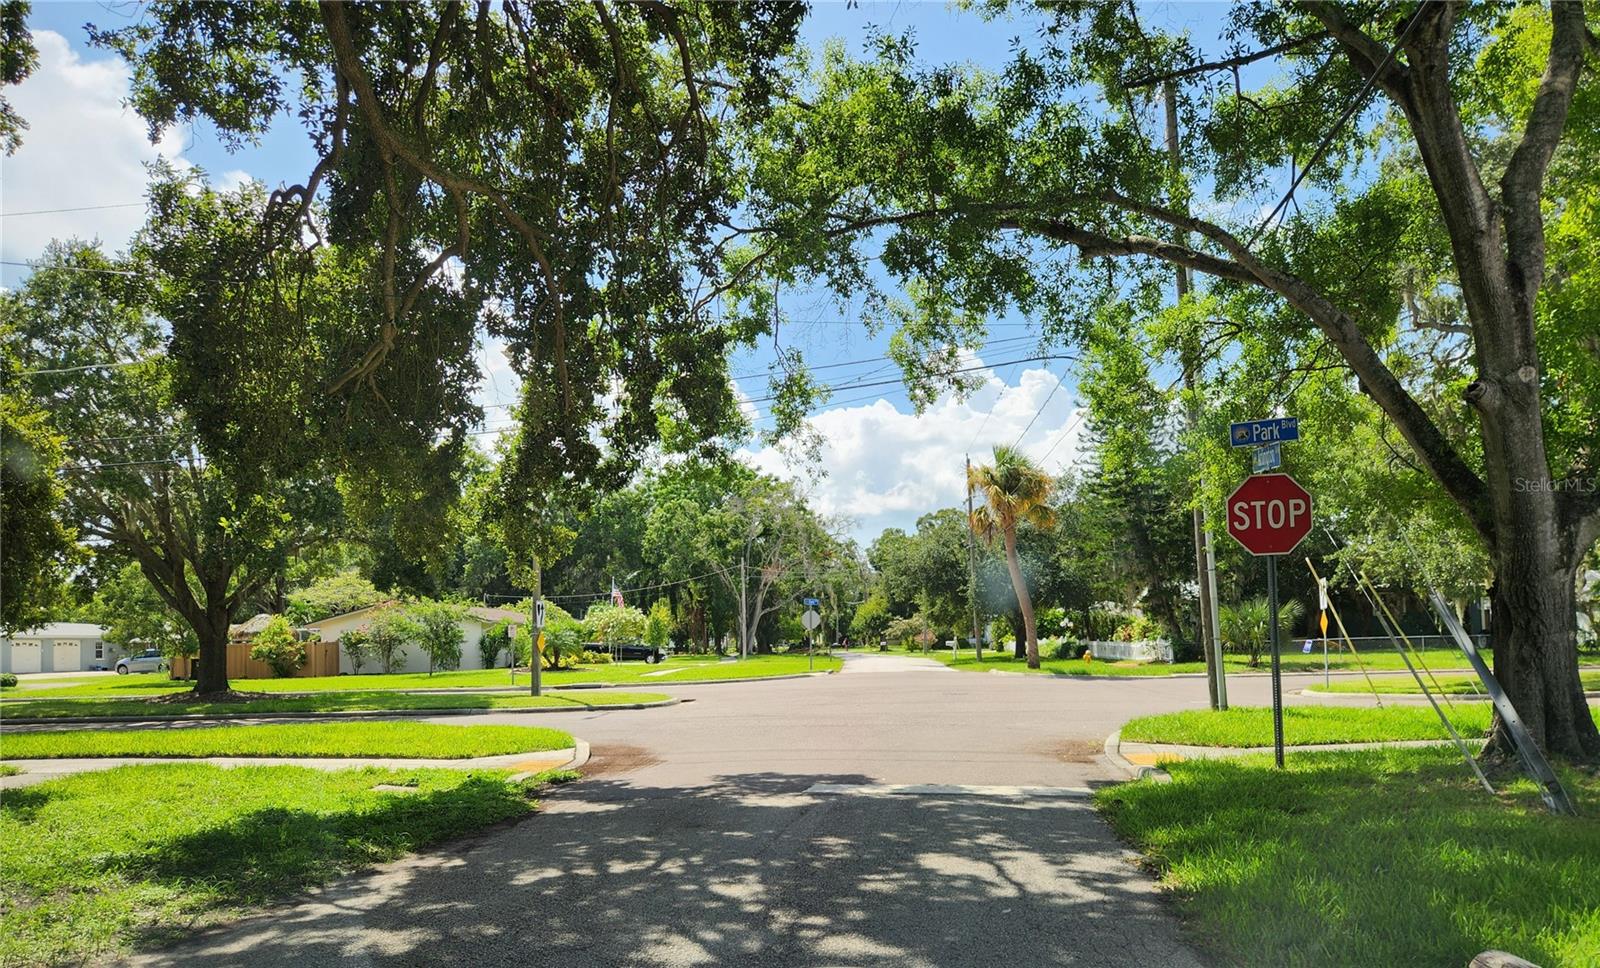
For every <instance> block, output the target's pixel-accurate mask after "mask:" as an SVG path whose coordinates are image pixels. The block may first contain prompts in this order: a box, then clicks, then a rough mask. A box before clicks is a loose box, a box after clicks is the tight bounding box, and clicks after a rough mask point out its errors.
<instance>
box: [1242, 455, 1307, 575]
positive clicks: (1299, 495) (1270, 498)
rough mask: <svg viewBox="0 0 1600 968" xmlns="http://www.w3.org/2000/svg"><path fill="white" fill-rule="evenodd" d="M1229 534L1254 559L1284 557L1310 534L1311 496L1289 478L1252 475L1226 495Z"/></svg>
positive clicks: (1285, 476) (1283, 475) (1282, 475)
mask: <svg viewBox="0 0 1600 968" xmlns="http://www.w3.org/2000/svg"><path fill="white" fill-rule="evenodd" d="M1225 506H1226V508H1227V512H1228V533H1229V534H1230V535H1232V536H1233V540H1235V541H1237V542H1239V543H1240V544H1241V545H1243V546H1244V550H1246V551H1248V552H1250V553H1251V554H1253V555H1286V554H1288V553H1289V552H1291V551H1293V550H1294V549H1295V546H1296V545H1298V544H1299V543H1300V542H1301V541H1303V540H1305V536H1306V535H1308V534H1310V533H1311V495H1310V494H1309V493H1308V492H1307V491H1306V489H1305V488H1303V487H1301V486H1300V484H1299V483H1298V482H1297V481H1295V479H1294V478H1292V477H1290V476H1289V475H1288V474H1255V475H1252V476H1251V477H1247V478H1245V480H1244V483H1243V484H1240V485H1239V486H1238V487H1237V488H1235V489H1234V491H1233V493H1232V494H1230V495H1228V501H1227V504H1226V505H1225Z"/></svg>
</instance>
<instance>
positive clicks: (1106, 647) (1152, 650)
mask: <svg viewBox="0 0 1600 968" xmlns="http://www.w3.org/2000/svg"><path fill="white" fill-rule="evenodd" d="M1083 644H1084V645H1086V646H1088V648H1089V651H1090V652H1092V653H1094V657H1095V658H1096V659H1114V660H1117V661H1128V660H1134V661H1138V662H1171V661H1172V643H1171V642H1168V641H1166V640H1165V639H1144V640H1142V641H1139V642H1085V643H1083Z"/></svg>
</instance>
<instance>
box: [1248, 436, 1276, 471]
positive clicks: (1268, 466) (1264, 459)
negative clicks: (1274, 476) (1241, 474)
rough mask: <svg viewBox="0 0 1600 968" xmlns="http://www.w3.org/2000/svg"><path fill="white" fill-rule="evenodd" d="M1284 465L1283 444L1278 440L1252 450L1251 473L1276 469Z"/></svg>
mask: <svg viewBox="0 0 1600 968" xmlns="http://www.w3.org/2000/svg"><path fill="white" fill-rule="evenodd" d="M1282 466H1283V445H1282V444H1280V443H1278V442H1277V441H1273V442H1272V443H1270V444H1263V445H1262V446H1260V447H1257V448H1256V449H1255V450H1253V451H1251V452H1250V473H1252V474H1260V473H1261V472H1262V471H1275V470H1277V469H1278V468H1280V467H1282Z"/></svg>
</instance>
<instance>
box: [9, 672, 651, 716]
mask: <svg viewBox="0 0 1600 968" xmlns="http://www.w3.org/2000/svg"><path fill="white" fill-rule="evenodd" d="M254 683H255V680H253V679H252V680H247V681H246V682H242V683H240V685H242V686H244V687H245V688H246V689H254ZM160 695H168V694H165V693H163V694H160ZM670 698H671V697H670V696H666V695H662V694H661V693H656V692H620V691H617V690H614V689H595V690H592V691H586V692H574V693H563V694H560V695H550V694H546V695H543V696H518V695H513V694H509V693H507V694H494V693H488V694H486V693H456V694H451V693H429V694H420V693H406V692H383V691H378V692H324V693H316V694H313V695H309V696H284V697H282V698H269V699H253V700H249V701H247V702H194V701H190V702H179V701H176V700H172V699H164V700H163V701H161V702H153V701H152V697H144V698H139V697H137V696H134V697H128V698H122V699H31V700H22V699H16V700H9V699H8V700H6V701H4V702H0V721H4V718H5V717H18V718H21V717H46V716H177V715H182V714H186V713H205V714H212V715H218V714H226V715H241V716H242V715H248V714H251V713H312V712H337V711H341V710H385V709H530V708H542V707H554V708H573V709H584V708H595V707H600V708H604V707H606V706H626V705H633V704H635V703H647V702H661V701H663V700H665V699H670Z"/></svg>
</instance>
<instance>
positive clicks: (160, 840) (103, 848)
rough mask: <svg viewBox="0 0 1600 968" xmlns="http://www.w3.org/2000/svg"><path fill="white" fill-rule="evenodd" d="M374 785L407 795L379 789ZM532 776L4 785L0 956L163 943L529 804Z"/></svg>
mask: <svg viewBox="0 0 1600 968" xmlns="http://www.w3.org/2000/svg"><path fill="white" fill-rule="evenodd" d="M570 777H571V774H552V775H549V776H548V777H547V779H550V780H562V779H567V778H570ZM380 783H387V784H397V785H405V786H410V787H412V788H413V789H414V790H415V792H412V793H386V792H379V791H374V790H373V789H372V787H373V786H374V785H377V784H380ZM534 788H535V784H532V783H530V784H528V785H526V786H521V787H519V786H512V785H510V784H508V783H506V782H505V777H504V774H502V773H498V772H494V773H490V772H481V771H467V770H407V771H395V770H345V771H339V772H333V773H329V772H324V771H322V770H312V769H306V768H303V767H293V766H269V767H241V768H235V769H221V768H217V767H211V766H206V765H203V764H173V765H160V766H129V767H120V768H118V769H114V770H105V771H101V772H95V773H84V774H79V775H77V776H71V777H66V778H63V779H60V780H52V781H49V782H45V783H40V784H37V785H35V786H31V787H27V788H24V789H20V790H8V791H6V794H5V798H4V801H3V802H0V870H4V871H5V877H4V878H0V910H3V911H4V912H5V931H3V932H0V964H4V965H7V966H12V965H16V966H31V965H47V964H62V963H68V962H74V963H75V962H79V961H83V960H89V959H100V958H104V957H106V956H108V955H112V954H116V953H120V952H126V951H129V950H132V949H134V948H137V947H142V946H146V945H155V944H162V943H167V942H170V941H173V940H176V939H177V938H178V937H181V936H183V935H186V934H188V933H191V932H192V931H193V930H194V929H195V928H197V927H200V926H204V925H206V924H208V923H214V922H217V921H219V920H224V919H228V918H231V917H236V916H239V915H243V914H249V913H254V912H255V911H256V910H258V909H259V908H260V907H261V906H262V905H265V904H269V903H272V902H274V901H277V900H280V899H283V898H285V897H287V896H292V895H295V894H298V893H300V892H302V891H304V890H305V889H306V888H308V887H313V886H316V885H319V884H323V883H326V882H327V881H329V880H331V879H332V878H334V877H337V876H339V875H341V874H344V873H347V872H349V871H351V870H354V869H357V868H360V867H364V866H367V865H370V864H374V863H379V862H382V861H387V860H392V859H394V858H396V857H399V856H400V855H402V854H405V853H406V852H408V851H412V850H416V849H418V848H422V847H426V846H428V845H431V844H435V843H439V842H441V841H444V840H448V839H451V838H453V837H458V836H461V835H462V834H465V833H469V832H472V831H474V830H479V829H482V828H484V827H487V826H490V825H492V824H496V823H499V822H502V821H505V820H511V819H515V818H518V817H521V816H524V815H526V814H527V813H529V812H530V811H532V810H533V809H534V808H535V806H536V803H535V802H534V801H533V800H532V799H531V797H530V795H531V793H532V792H533V789H534Z"/></svg>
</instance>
